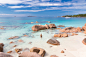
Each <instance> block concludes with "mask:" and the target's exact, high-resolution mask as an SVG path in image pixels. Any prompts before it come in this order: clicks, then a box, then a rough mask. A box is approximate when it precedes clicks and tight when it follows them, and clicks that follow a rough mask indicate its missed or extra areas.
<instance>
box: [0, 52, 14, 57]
mask: <svg viewBox="0 0 86 57" xmlns="http://www.w3.org/2000/svg"><path fill="white" fill-rule="evenodd" d="M0 57H13V56H11V55H10V54H7V53H3V52H0Z"/></svg>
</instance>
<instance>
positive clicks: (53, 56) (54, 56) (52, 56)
mask: <svg viewBox="0 0 86 57" xmlns="http://www.w3.org/2000/svg"><path fill="white" fill-rule="evenodd" d="M50 57H58V56H56V55H51V56H50Z"/></svg>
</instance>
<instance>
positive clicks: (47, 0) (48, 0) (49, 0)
mask: <svg viewBox="0 0 86 57" xmlns="http://www.w3.org/2000/svg"><path fill="white" fill-rule="evenodd" d="M41 1H50V0H41Z"/></svg>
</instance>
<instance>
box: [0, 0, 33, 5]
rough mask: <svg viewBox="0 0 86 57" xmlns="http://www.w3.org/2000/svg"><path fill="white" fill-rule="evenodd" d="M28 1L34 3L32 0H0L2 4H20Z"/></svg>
mask: <svg viewBox="0 0 86 57" xmlns="http://www.w3.org/2000/svg"><path fill="white" fill-rule="evenodd" d="M26 1H32V0H0V4H19V3H23V2H26Z"/></svg>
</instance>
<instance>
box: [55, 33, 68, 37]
mask: <svg viewBox="0 0 86 57" xmlns="http://www.w3.org/2000/svg"><path fill="white" fill-rule="evenodd" d="M54 37H68V34H67V33H59V34H54Z"/></svg>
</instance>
